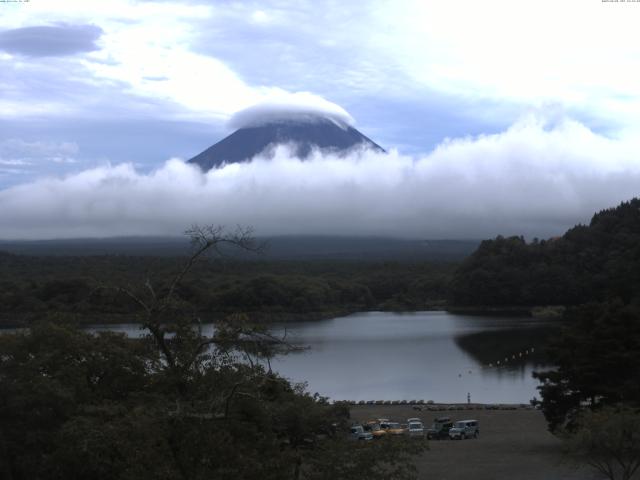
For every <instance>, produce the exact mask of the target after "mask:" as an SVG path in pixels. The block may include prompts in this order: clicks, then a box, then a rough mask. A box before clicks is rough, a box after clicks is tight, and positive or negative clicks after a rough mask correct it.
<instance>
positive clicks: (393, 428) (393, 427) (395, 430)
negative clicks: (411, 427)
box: [380, 422, 406, 435]
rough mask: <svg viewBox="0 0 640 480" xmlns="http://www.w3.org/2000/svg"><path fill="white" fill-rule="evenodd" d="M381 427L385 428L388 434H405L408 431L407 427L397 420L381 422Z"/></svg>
mask: <svg viewBox="0 0 640 480" xmlns="http://www.w3.org/2000/svg"><path fill="white" fill-rule="evenodd" d="M380 428H382V429H383V430H385V431H386V432H387V435H404V434H405V433H406V429H404V428H402V426H401V425H400V424H399V423H397V422H387V423H381V424H380Z"/></svg>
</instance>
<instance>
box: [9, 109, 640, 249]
mask: <svg viewBox="0 0 640 480" xmlns="http://www.w3.org/2000/svg"><path fill="white" fill-rule="evenodd" d="M636 138H638V137H637V136H635V137H634V136H629V137H624V138H618V139H609V138H606V137H603V136H600V135H598V134H595V133H593V132H592V131H590V130H589V129H587V128H586V127H584V126H583V125H581V124H580V123H577V122H575V121H572V120H570V119H564V120H561V121H559V122H557V123H556V124H555V125H548V124H546V123H545V122H544V121H542V120H541V119H539V118H535V117H528V118H526V119H523V120H522V121H520V122H518V123H516V124H515V125H513V126H512V127H511V128H510V129H508V130H507V131H505V132H503V133H500V134H497V135H486V136H480V137H477V138H465V139H456V140H449V141H446V142H444V143H443V144H441V145H440V146H439V147H438V148H436V149H435V150H434V151H433V152H431V153H430V154H429V155H427V156H424V157H422V158H412V157H406V156H401V155H399V154H397V153H395V152H391V153H390V154H378V153H373V152H370V151H362V152H356V153H354V154H353V155H351V156H349V157H347V158H337V157H332V156H319V155H316V156H313V157H312V158H310V159H309V160H307V161H299V160H297V159H295V158H291V157H290V156H289V155H288V151H287V149H286V147H281V148H279V149H278V150H277V151H276V154H275V156H274V158H273V159H265V158H256V159H254V160H253V161H252V162H250V163H245V164H231V165H227V166H225V167H224V168H221V169H218V170H212V171H210V172H208V173H202V172H201V171H200V170H199V169H198V168H197V167H194V166H191V165H188V164H185V163H184V162H182V161H181V160H176V159H173V160H169V161H168V162H166V163H165V164H164V166H162V167H161V168H159V169H157V170H155V171H153V172H151V173H149V174H143V173H139V172H137V171H136V170H135V168H134V167H133V166H131V165H129V164H123V165H117V166H105V167H102V168H97V169H92V170H86V171H84V172H81V173H78V174H75V175H71V176H68V177H65V178H48V179H41V180H38V181H35V182H33V183H28V184H23V185H19V186H15V187H12V188H8V189H5V190H3V191H0V238H5V239H9V238H55V237H57V238H61V237H89V236H91V237H95V236H97V237H101V236H117V235H148V234H154V235H164V234H169V235H176V234H179V233H180V232H182V231H183V230H184V229H185V228H186V227H188V226H189V225H190V224H191V223H194V222H198V223H215V224H226V225H235V224H244V225H252V226H253V227H255V229H256V231H257V233H258V234H259V235H269V234H298V233H306V234H344V235H353V234H374V235H395V236H405V237H422V238H485V237H493V236H495V235H497V234H506V235H509V234H525V235H528V236H541V237H546V236H551V235H558V234H561V233H563V232H564V230H565V229H566V228H568V227H570V226H572V225H574V224H575V223H577V222H585V221H588V220H589V218H590V217H591V215H592V214H593V213H594V212H595V211H596V210H599V209H602V208H606V207H610V206H614V205H616V204H617V203H618V202H620V201H622V200H626V199H629V198H631V197H633V196H634V195H638V194H639V193H640V160H639V159H638V157H637V152H638V151H640V149H639V148H638V147H640V145H639V142H638V140H636Z"/></svg>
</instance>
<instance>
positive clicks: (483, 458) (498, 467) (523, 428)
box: [351, 405, 601, 480]
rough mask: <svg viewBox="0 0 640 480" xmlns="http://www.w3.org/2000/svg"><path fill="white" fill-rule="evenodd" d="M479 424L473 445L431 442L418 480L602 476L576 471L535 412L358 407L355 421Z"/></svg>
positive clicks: (353, 413) (354, 411)
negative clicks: (469, 421) (444, 420)
mask: <svg viewBox="0 0 640 480" xmlns="http://www.w3.org/2000/svg"><path fill="white" fill-rule="evenodd" d="M440 416H449V417H451V419H452V420H453V421H456V420H465V419H474V420H478V421H479V422H480V437H479V438H478V439H477V440H474V439H468V440H462V441H457V440H440V441H438V440H432V441H430V442H429V450H428V451H426V452H425V453H424V454H423V455H421V457H420V458H418V459H417V460H416V465H417V466H418V471H419V476H418V478H420V479H435V480H457V479H469V478H472V479H474V480H501V479H518V480H555V479H558V480H561V479H562V480H574V479H575V480H578V479H579V480H592V479H599V478H601V477H599V476H597V475H594V474H593V473H592V471H591V470H589V469H587V468H584V467H580V468H579V467H578V466H577V464H576V462H575V461H572V459H570V458H568V457H567V456H566V455H565V454H563V451H562V443H561V441H560V440H558V439H557V438H555V437H554V436H553V435H551V434H550V433H549V432H548V431H547V426H546V423H545V420H544V417H543V415H542V413H541V412H539V411H537V410H524V409H518V410H458V411H443V412H433V411H416V410H414V409H413V408H412V407H411V406H410V405H358V406H353V407H352V408H351V417H352V419H353V420H354V421H357V422H365V421H367V420H371V419H375V418H389V419H392V420H395V421H399V422H402V423H404V422H406V420H407V418H410V417H419V418H421V419H422V420H423V423H424V424H425V426H429V425H431V422H432V421H433V419H434V418H435V417H440Z"/></svg>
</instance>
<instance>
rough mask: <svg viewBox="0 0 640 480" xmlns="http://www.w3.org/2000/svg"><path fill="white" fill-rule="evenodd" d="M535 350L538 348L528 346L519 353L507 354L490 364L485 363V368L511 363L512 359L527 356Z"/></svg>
mask: <svg viewBox="0 0 640 480" xmlns="http://www.w3.org/2000/svg"><path fill="white" fill-rule="evenodd" d="M535 351H536V349H535V348H534V347H531V348H528V349H527V350H524V351H522V352H518V353H516V354H513V355H511V356H506V357H504V359H500V360H498V361H496V362H495V363H490V364H488V365H484V367H485V368H493V367H500V366H502V365H505V364H507V363H509V362H510V361H511V360H517V359H519V358H522V357H525V356H527V355H530V354H532V353H533V352H535Z"/></svg>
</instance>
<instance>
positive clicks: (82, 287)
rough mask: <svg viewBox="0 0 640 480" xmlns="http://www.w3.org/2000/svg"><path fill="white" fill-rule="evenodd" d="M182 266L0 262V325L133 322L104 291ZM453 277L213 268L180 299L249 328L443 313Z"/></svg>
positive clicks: (371, 270)
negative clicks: (58, 320) (378, 313)
mask: <svg viewBox="0 0 640 480" xmlns="http://www.w3.org/2000/svg"><path fill="white" fill-rule="evenodd" d="M184 258H185V257H166V256H165V257H149V256H121V255H100V256H77V257H57V256H42V257H39V256H27V255H15V254H9V253H0V270H1V271H2V272H3V276H2V278H1V279H0V321H1V322H2V323H3V324H4V325H21V324H28V323H30V322H31V321H32V320H33V319H36V318H41V317H42V315H45V314H49V313H51V312H56V313H58V314H59V313H65V314H73V315H75V316H76V317H77V321H78V322H109V321H117V322H120V321H131V320H134V318H133V316H132V315H133V313H134V312H135V305H134V302H133V301H132V299H130V298H128V297H127V296H126V295H124V294H123V293H122V292H119V291H117V290H116V289H113V288H109V287H113V286H116V285H131V284H136V283H138V282H140V281H144V280H146V279H150V280H151V281H153V280H154V279H162V278H166V277H167V276H168V275H171V274H172V273H174V272H175V269H176V268H178V267H179V266H180V265H181V263H182V262H183V261H184ZM454 268H455V265H454V264H451V263H445V262H441V263H438V262H417V263H408V262H354V261H333V262H327V261H324V262H319V261H316V262H314V261H266V260H262V259H261V258H260V255H259V254H256V255H254V256H253V259H252V260H238V259H228V260H225V259H219V258H217V259H210V260H209V261H206V262H200V263H198V264H197V265H194V267H193V271H192V272H190V275H189V276H188V277H186V278H185V279H184V280H183V282H182V283H181V285H180V288H179V291H178V292H177V293H178V295H179V297H180V298H181V299H182V300H184V301H185V302H188V303H189V305H190V306H191V308H193V309H195V310H197V312H198V313H199V315H200V316H201V317H202V318H203V319H206V320H209V319H215V318H220V317H222V316H224V315H226V314H229V313H237V312H243V313H247V314H249V315H251V316H252V317H254V319H255V320H264V319H272V320H287V319H291V318H300V317H301V316H303V315H304V316H305V317H307V318H308V317H325V316H327V315H336V314H341V313H349V312H353V311H362V310H373V309H375V310H415V309H428V308H434V307H442V305H443V304H444V301H445V299H446V296H447V291H448V283H449V281H450V278H451V275H452V273H453V270H454Z"/></svg>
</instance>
